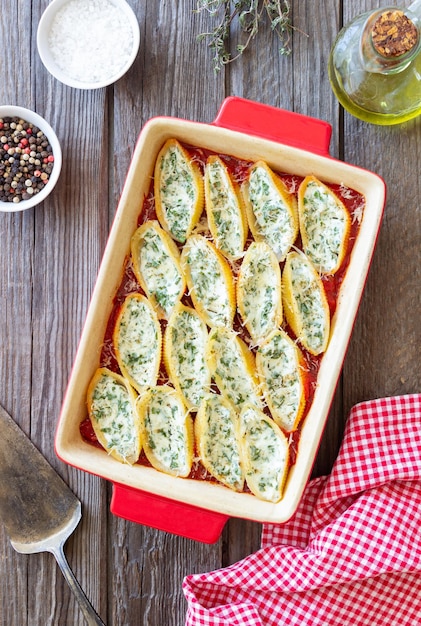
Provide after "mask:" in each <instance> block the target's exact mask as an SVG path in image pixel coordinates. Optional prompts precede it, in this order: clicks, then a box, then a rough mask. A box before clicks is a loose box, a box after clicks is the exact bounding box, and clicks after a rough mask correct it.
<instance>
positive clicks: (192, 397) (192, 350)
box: [164, 304, 211, 409]
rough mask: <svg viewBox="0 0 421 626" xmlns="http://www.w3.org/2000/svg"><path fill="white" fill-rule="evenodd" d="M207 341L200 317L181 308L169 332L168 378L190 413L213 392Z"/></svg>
mask: <svg viewBox="0 0 421 626" xmlns="http://www.w3.org/2000/svg"><path fill="white" fill-rule="evenodd" d="M207 340H208V331H207V328H206V325H205V323H204V322H203V320H202V319H201V317H200V316H199V315H198V313H197V312H196V311H195V310H194V309H192V308H190V307H187V306H184V305H183V304H178V305H177V306H176V307H175V309H174V311H173V313H172V315H171V317H170V319H169V321H168V326H167V329H166V331H165V340H164V358H165V365H166V368H167V371H168V375H169V377H170V379H171V381H172V383H173V385H174V387H175V388H176V389H177V390H178V391H179V392H180V393H181V395H182V396H183V399H184V402H185V404H186V405H187V407H188V408H189V409H198V408H199V405H200V403H201V401H202V400H203V397H204V395H205V393H206V392H207V391H208V390H209V388H210V383H211V376H210V370H209V367H208V364H207V362H206V360H205V349H206V343H207Z"/></svg>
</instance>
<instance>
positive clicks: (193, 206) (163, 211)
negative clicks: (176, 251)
mask: <svg viewBox="0 0 421 626" xmlns="http://www.w3.org/2000/svg"><path fill="white" fill-rule="evenodd" d="M196 167H197V166H196ZM196 167H195V165H194V164H193V163H192V162H191V160H190V157H189V155H188V153H187V152H186V151H185V150H184V149H183V148H182V146H181V145H180V144H179V143H178V142H177V141H175V140H169V141H168V142H167V143H166V144H165V146H164V148H163V149H162V151H161V153H160V154H159V155H158V159H157V165H156V168H157V169H156V170H155V183H156V184H155V196H156V197H157V199H158V203H159V205H158V208H159V215H161V219H162V221H163V226H164V227H165V228H166V230H168V232H169V233H170V234H171V235H172V237H174V239H175V240H176V241H179V242H180V243H184V241H185V240H186V238H187V236H188V235H189V233H190V232H191V229H192V228H193V226H194V223H195V221H196V219H198V218H199V216H200V211H201V209H202V205H203V202H202V201H201V199H200V196H201V195H202V194H201V191H202V189H201V187H203V183H202V181H200V183H199V182H198V177H199V176H200V173H199V172H198V171H196Z"/></svg>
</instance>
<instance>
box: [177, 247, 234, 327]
mask: <svg viewBox="0 0 421 626" xmlns="http://www.w3.org/2000/svg"><path fill="white" fill-rule="evenodd" d="M181 262H182V267H183V269H184V271H185V274H186V278H187V284H188V287H189V290H190V295H191V297H192V300H193V302H194V305H195V308H196V310H197V311H198V313H199V314H200V315H201V317H202V318H203V320H204V321H205V323H206V324H208V326H231V325H232V320H233V317H234V312H235V295H234V284H233V278H232V273H231V270H230V268H229V266H228V264H227V262H226V261H225V259H224V258H223V257H222V256H221V255H220V254H219V253H218V252H217V250H216V249H215V247H214V246H213V245H212V244H211V243H210V242H209V241H208V240H207V239H205V238H204V237H202V236H201V235H192V236H191V237H189V238H188V240H187V242H186V244H185V246H184V248H183V252H182V255H181Z"/></svg>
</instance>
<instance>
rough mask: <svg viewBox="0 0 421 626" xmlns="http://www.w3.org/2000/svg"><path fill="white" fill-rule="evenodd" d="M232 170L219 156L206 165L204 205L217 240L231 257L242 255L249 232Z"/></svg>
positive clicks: (213, 234) (224, 253)
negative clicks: (230, 170) (232, 176)
mask: <svg viewBox="0 0 421 626" xmlns="http://www.w3.org/2000/svg"><path fill="white" fill-rule="evenodd" d="M237 187H238V186H237V184H236V183H235V182H234V181H233V180H232V178H231V176H230V173H229V171H228V169H227V167H226V165H225V164H224V162H223V161H222V159H220V157H218V156H215V155H213V156H210V157H209V158H208V160H207V163H206V167H205V206H206V214H207V216H208V222H209V228H210V231H211V233H212V236H213V239H214V242H215V244H216V246H217V248H218V249H219V250H221V252H222V254H223V255H224V256H226V257H227V258H228V259H233V260H234V259H239V258H240V257H241V255H242V254H243V250H244V244H245V241H246V236H247V228H246V220H245V216H244V211H243V203H242V199H241V196H240V193H239V189H237Z"/></svg>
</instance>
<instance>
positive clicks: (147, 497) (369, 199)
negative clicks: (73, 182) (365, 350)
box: [56, 97, 386, 543]
mask: <svg viewBox="0 0 421 626" xmlns="http://www.w3.org/2000/svg"><path fill="white" fill-rule="evenodd" d="M330 136H331V127H330V125H329V124H328V123H326V122H324V121H321V120H317V119H314V118H309V117H306V116H303V115H300V114H297V113H293V112H289V111H285V110H281V109H276V108H273V107H270V106H267V105H262V104H258V103H256V102H252V101H249V100H245V99H241V98H237V97H232V98H228V99H226V100H225V101H224V102H223V103H222V106H221V108H220V110H219V112H218V114H217V117H216V119H215V121H214V122H213V123H211V124H204V123H197V122H194V121H185V120H182V119H176V118H170V117H156V118H153V119H151V120H149V121H148V122H147V123H146V124H145V126H144V128H143V130H142V132H141V133H140V136H139V139H138V141H137V144H136V147H135V151H134V154H133V159H132V162H131V165H130V168H129V171H128V174H127V179H126V182H125V186H124V189H123V192H122V195H121V199H120V202H119V205H118V209H117V212H116V216H115V219H114V223H113V226H112V229H111V232H110V236H109V240H108V243H107V246H106V249H105V252H104V257H103V260H102V263H101V267H100V270H99V274H98V278H97V281H96V285H95V288H94V292H93V295H92V300H91V304H90V306H89V310H88V313H87V317H86V322H85V325H84V328H83V332H82V336H81V339H80V344H79V348H78V351H77V354H76V358H75V362H74V366H73V369H72V373H71V376H70V380H69V383H68V387H67V391H66V394H65V397H64V401H63V406H62V411H61V415H60V419H59V423H58V428H57V433H56V452H57V454H58V456H59V458H60V459H61V460H63V461H64V462H66V463H68V464H70V465H73V466H75V467H77V468H79V469H81V470H84V471H87V472H90V473H92V474H95V475H98V476H100V477H102V478H104V479H106V480H108V481H110V482H111V483H112V484H113V496H112V501H111V506H110V508H111V511H112V512H113V513H114V514H115V515H117V516H120V517H123V518H125V519H128V520H130V521H133V522H137V523H141V524H145V525H148V526H151V527H154V528H158V529H161V530H164V531H168V532H172V533H174V534H178V535H182V536H185V537H188V538H191V539H195V540H199V541H203V542H206V543H212V542H214V541H216V540H217V539H218V537H219V536H220V534H221V532H222V529H223V526H224V524H225V523H226V521H227V519H228V518H229V517H239V518H243V519H250V520H255V521H259V522H275V523H282V522H285V521H287V520H288V519H289V518H290V517H291V516H292V515H293V514H294V512H295V510H296V508H297V506H298V503H299V501H300V498H301V496H302V494H303V491H304V488H305V486H306V484H307V481H308V479H309V477H310V473H311V470H312V466H313V463H314V459H315V456H316V453H317V450H318V447H319V443H320V439H321V436H322V433H323V429H324V426H325V423H326V420H327V416H328V412H329V408H330V405H331V401H332V398H333V395H334V392H335V388H336V385H337V381H338V378H339V375H340V372H341V368H342V364H343V360H344V357H345V353H346V349H347V345H348V342H349V339H350V335H351V332H352V327H353V324H354V321H355V317H356V314H357V310H358V306H359V303H360V299H361V295H362V292H363V289H364V284H365V281H366V277H367V273H368V269H369V265H370V262H371V258H372V255H373V251H374V247H375V242H376V238H377V235H378V231H379V228H380V224H381V220H382V215H383V210H384V204H385V193H386V191H385V184H384V182H383V180H382V179H381V178H380V177H379V176H378V175H376V174H374V173H372V172H369V171H367V170H365V169H362V168H359V167H355V166H353V165H350V164H347V163H344V162H342V161H340V160H336V159H333V158H332V157H331V156H330V155H329V141H330ZM170 138H176V139H178V140H179V141H180V142H181V143H183V144H184V145H189V146H195V147H198V148H202V149H204V150H207V151H211V152H215V153H219V154H223V155H231V156H233V157H235V158H237V159H243V160H245V161H249V162H255V161H258V160H264V161H266V163H267V164H268V165H269V166H270V167H271V168H272V169H273V170H275V171H277V172H282V173H285V174H287V175H288V174H290V175H295V176H297V177H305V176H307V175H314V176H316V177H317V178H319V179H320V180H322V181H323V182H324V183H326V184H331V185H341V186H345V187H347V188H350V189H352V190H354V191H355V192H357V193H358V194H362V195H363V196H364V198H365V207H364V210H363V212H362V219H361V222H360V225H359V229H358V234H357V237H356V240H355V243H354V245H353V248H352V252H351V255H350V259H349V265H348V267H347V270H346V273H345V275H344V278H343V282H342V285H341V288H340V292H339V297H338V301H337V306H336V310H335V313H334V315H333V318H332V322H331V335H330V340H329V344H328V347H327V350H326V352H325V353H324V355H323V358H322V359H321V363H320V369H319V372H318V377H317V385H316V388H315V392H314V397H313V399H312V402H311V406H310V409H309V411H308V413H307V414H306V416H305V419H304V420H303V423H302V426H301V428H300V434H299V441H298V446H297V453H296V458H295V462H294V463H293V464H292V466H291V468H290V470H289V474H288V478H287V481H286V484H285V487H284V492H283V497H282V499H281V500H280V501H279V502H277V503H271V502H265V501H262V500H260V499H258V498H256V497H255V496H254V495H252V494H250V493H246V492H241V493H239V492H233V491H232V490H230V489H228V488H227V487H224V486H223V485H221V484H218V483H215V482H209V481H202V480H196V479H194V478H177V477H173V476H170V475H168V474H165V473H163V472H158V471H156V470H155V469H153V468H151V467H147V466H146V465H145V464H135V465H133V466H129V465H125V464H122V463H120V462H118V461H116V460H114V459H113V458H112V457H110V456H109V455H108V454H107V453H106V452H105V451H104V450H102V449H100V448H98V447H95V446H93V445H92V444H91V443H89V442H87V441H86V439H85V438H83V437H82V435H81V431H80V425H81V423H82V422H83V421H84V420H85V419H86V417H87V414H88V413H87V402H86V392H87V388H88V385H89V382H90V380H91V378H92V376H93V374H94V372H95V370H96V369H97V368H98V366H99V360H100V354H101V346H102V344H103V341H104V335H105V332H106V328H107V323H108V320H109V317H110V314H111V311H112V308H113V300H114V298H115V294H116V292H117V289H118V287H119V285H120V283H121V280H122V274H123V268H124V264H125V260H126V258H127V256H128V254H129V251H130V240H131V237H132V235H133V233H134V231H135V230H136V228H137V225H138V219H139V215H140V214H141V211H142V207H143V203H144V199H145V198H146V197H147V195H148V192H149V189H150V184H151V179H152V176H153V171H154V164H155V160H156V158H157V155H158V152H159V150H160V149H161V147H162V145H163V144H164V142H165V141H166V140H167V139H170Z"/></svg>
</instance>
